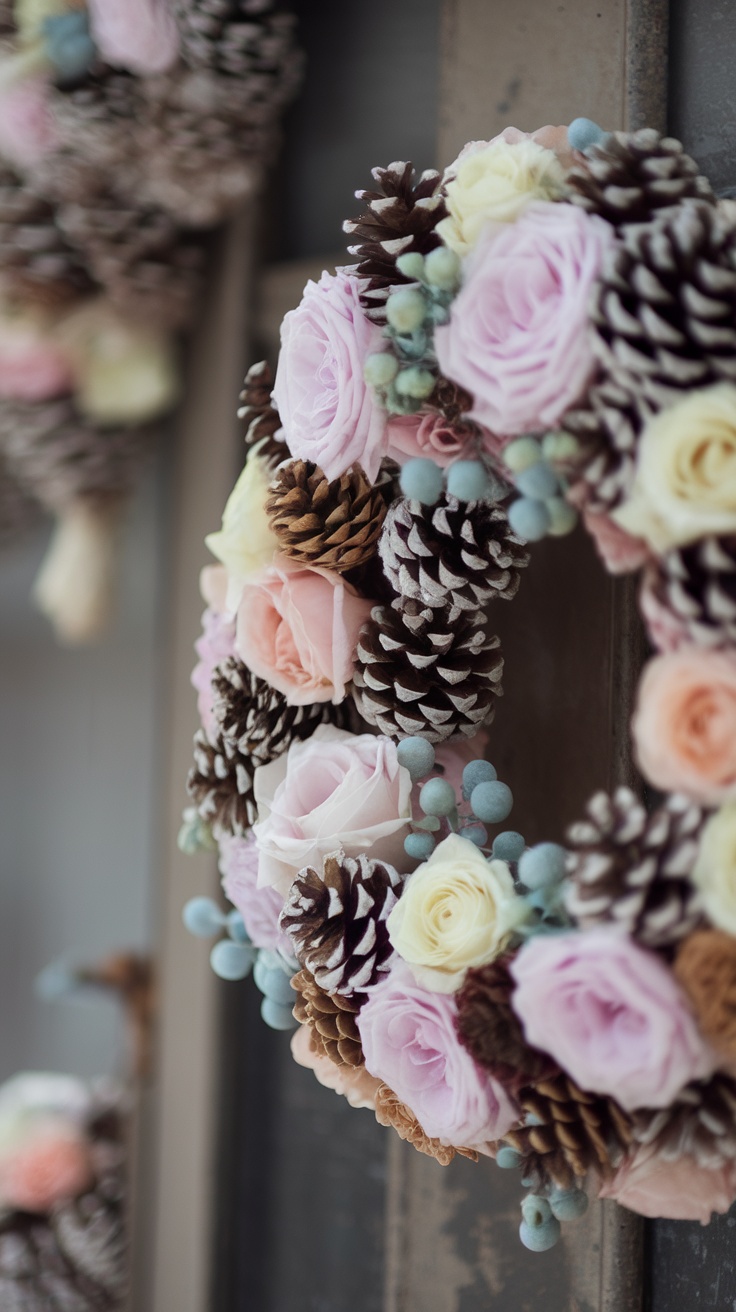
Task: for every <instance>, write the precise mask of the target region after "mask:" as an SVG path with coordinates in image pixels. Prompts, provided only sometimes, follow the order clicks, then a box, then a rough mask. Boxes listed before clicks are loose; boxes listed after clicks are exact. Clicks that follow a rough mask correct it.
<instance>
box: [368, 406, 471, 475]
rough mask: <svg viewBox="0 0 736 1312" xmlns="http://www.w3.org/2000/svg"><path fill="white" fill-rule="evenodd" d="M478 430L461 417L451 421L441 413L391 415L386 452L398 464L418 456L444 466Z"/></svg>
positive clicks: (463, 448) (456, 457)
mask: <svg viewBox="0 0 736 1312" xmlns="http://www.w3.org/2000/svg"><path fill="white" fill-rule="evenodd" d="M477 432H478V430H477V428H476V427H475V426H474V425H472V424H469V423H467V422H465V423H463V422H462V421H461V420H459V421H458V422H457V423H456V424H451V423H450V422H449V420H448V419H447V417H446V416H445V415H442V414H434V413H427V414H419V415H391V417H390V418H389V421H388V427H387V429H386V440H387V442H388V449H387V451H386V454H387V455H389V456H391V458H392V460H396V461H398V463H399V464H400V465H403V464H404V463H405V461H407V460H411V459H413V458H414V457H417V456H419V457H422V458H424V459H429V460H434V462H435V464H437V465H441V466H442V467H443V468H444V467H445V466H446V465H449V464H450V463H451V462H452V461H453V460H457V459H458V458H459V457H460V456H461V455H462V454H463V452H464V450H465V448H466V447H467V445H468V443H469V442H471V441H472V440H473V438H474V437H475V436H476V435H477Z"/></svg>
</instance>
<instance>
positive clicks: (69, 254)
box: [0, 168, 93, 305]
mask: <svg viewBox="0 0 736 1312" xmlns="http://www.w3.org/2000/svg"><path fill="white" fill-rule="evenodd" d="M0 272H1V273H2V281H3V289H4V291H5V293H6V294H8V295H10V296H11V297H13V296H17V297H18V298H19V299H20V300H23V301H28V300H31V301H34V302H38V303H41V304H52V305H55V304H58V303H59V302H63V301H66V300H69V299H72V298H73V297H75V296H77V295H80V294H87V293H89V292H90V291H91V290H92V288H93V283H92V279H91V278H90V276H89V274H88V272H87V270H86V268H85V266H84V260H83V258H82V257H81V256H80V254H79V252H78V251H76V250H75V249H74V248H73V247H72V246H70V244H69V242H68V241H67V240H66V238H65V237H64V235H63V233H62V232H61V231H60V230H59V228H58V227H57V224H56V214H55V211H54V207H53V205H51V204H50V202H49V201H46V200H43V199H42V197H41V196H38V195H37V194H36V193H35V192H34V191H33V189H32V188H31V187H30V186H28V185H26V184H25V183H24V182H22V181H21V180H20V178H18V177H17V176H16V175H15V174H14V173H13V172H11V170H10V169H7V168H3V169H0Z"/></svg>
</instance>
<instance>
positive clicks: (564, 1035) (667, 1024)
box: [511, 927, 717, 1110]
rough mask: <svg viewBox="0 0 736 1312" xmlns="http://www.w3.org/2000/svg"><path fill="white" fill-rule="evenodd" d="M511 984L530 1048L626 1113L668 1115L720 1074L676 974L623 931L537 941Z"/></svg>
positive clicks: (516, 964) (516, 966)
mask: <svg viewBox="0 0 736 1312" xmlns="http://www.w3.org/2000/svg"><path fill="white" fill-rule="evenodd" d="M511 974H512V976H513V978H514V980H515V981H516V988H515V990H514V994H513V997H512V1006H513V1008H514V1011H515V1012H516V1014H517V1016H519V1018H520V1020H521V1021H522V1023H523V1025H524V1031H525V1034H526V1038H527V1041H528V1042H529V1043H530V1044H531V1045H532V1047H535V1048H541V1049H542V1051H543V1052H548V1053H550V1055H551V1056H552V1057H554V1059H555V1061H557V1062H559V1064H560V1066H562V1068H563V1070H565V1071H567V1073H568V1074H569V1075H571V1076H572V1078H573V1080H575V1082H576V1083H577V1084H579V1085H580V1087H581V1089H586V1090H590V1091H591V1092H593V1093H605V1094H608V1095H610V1096H612V1097H614V1098H615V1099H616V1101H617V1102H619V1103H620V1104H621V1106H622V1107H625V1108H626V1109H627V1110H632V1109H634V1108H636V1107H667V1106H669V1104H670V1103H671V1102H672V1100H673V1098H674V1097H675V1095H676V1094H677V1093H679V1091H680V1089H681V1088H682V1087H683V1085H685V1084H687V1083H688V1082H689V1081H690V1080H694V1079H701V1078H703V1077H705V1076H707V1075H709V1074H710V1073H711V1072H712V1071H713V1070H714V1069H715V1066H716V1064H717V1059H716V1057H715V1054H714V1053H713V1052H712V1051H711V1050H710V1048H708V1047H707V1045H706V1044H705V1043H704V1041H703V1039H702V1038H701V1036H700V1034H699V1032H698V1028H697V1025H696V1023H695V1020H694V1018H693V1016H692V1013H691V1011H690V1009H689V1007H688V1004H687V1001H686V999H685V996H684V994H683V993H682V991H681V989H680V988H679V987H678V985H677V983H676V981H675V979H674V977H673V975H672V973H671V971H670V970H669V969H668V968H667V966H666V965H665V964H664V962H663V961H662V960H661V959H660V958H659V957H657V956H655V954H654V953H653V952H648V951H647V950H646V949H645V948H641V947H639V946H638V944H636V943H634V942H633V941H632V940H631V939H630V938H628V937H627V936H626V935H625V934H622V933H621V932H620V930H618V929H617V928H610V927H606V928H600V929H591V930H587V931H586V932H585V933H578V932H575V931H573V932H568V933H561V934H550V935H537V936H536V937H534V938H532V939H530V940H529V942H528V943H526V944H525V945H524V947H523V948H522V949H521V951H520V952H519V953H518V954H517V956H516V957H515V958H514V961H513V963H512V965H511Z"/></svg>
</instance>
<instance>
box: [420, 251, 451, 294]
mask: <svg viewBox="0 0 736 1312" xmlns="http://www.w3.org/2000/svg"><path fill="white" fill-rule="evenodd" d="M424 272H425V277H426V280H427V282H428V283H431V285H432V286H433V287H437V288H438V289H439V290H440V291H443V292H452V291H454V290H455V288H456V287H457V285H458V282H459V281H460V260H459V259H458V257H457V255H456V254H455V252H454V251H451V250H450V249H449V247H448V246H438V247H437V248H436V250H433V251H430V253H429V255H428V256H427V258H426V260H425V261H424Z"/></svg>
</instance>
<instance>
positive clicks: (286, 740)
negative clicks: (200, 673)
mask: <svg viewBox="0 0 736 1312" xmlns="http://www.w3.org/2000/svg"><path fill="white" fill-rule="evenodd" d="M212 687H213V691H214V705H213V710H214V714H215V718H216V720H217V722H218V724H219V726H220V732H221V734H222V742H223V745H224V747H225V748H226V750H227V751H228V752H230V754H231V755H232V757H233V758H234V757H236V756H242V757H244V758H246V760H248V761H252V762H253V768H254V769H255V766H256V765H265V764H267V763H268V762H269V761H273V760H274V759H275V757H277V756H280V755H281V753H282V752H285V751H286V750H287V748H288V747H289V745H290V743H292V742H293V741H294V740H295V739H304V738H308V737H309V736H310V734H312V733H313V732H314V730H315V729H316V727H317V725H318V724H321V723H322V722H323V721H324V719H325V714H326V712H325V707H324V704H323V703H321V702H318V703H317V704H316V705H314V706H289V705H288V703H287V701H286V698H285V697H284V694H283V693H281V692H277V691H276V689H275V688H272V687H271V685H270V684H269V683H267V682H266V680H265V679H260V678H259V677H258V676H257V675H256V674H253V672H252V670H249V669H248V666H247V665H244V664H243V662H242V661H238V660H236V659H234V658H230V659H228V660H226V661H223V663H222V665H220V666H219V667H218V670H217V673H216V675H215V677H214V679H213V681H212Z"/></svg>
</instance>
